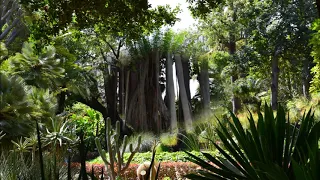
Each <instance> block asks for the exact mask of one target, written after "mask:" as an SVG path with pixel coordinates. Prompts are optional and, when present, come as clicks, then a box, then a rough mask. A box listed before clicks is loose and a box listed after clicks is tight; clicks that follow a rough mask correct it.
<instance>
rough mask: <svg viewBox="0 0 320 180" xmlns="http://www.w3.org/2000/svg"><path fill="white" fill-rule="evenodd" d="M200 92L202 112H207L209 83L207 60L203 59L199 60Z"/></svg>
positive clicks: (208, 106)
mask: <svg viewBox="0 0 320 180" xmlns="http://www.w3.org/2000/svg"><path fill="white" fill-rule="evenodd" d="M199 83H200V94H201V98H202V105H203V108H204V111H203V112H204V114H207V113H208V111H209V110H210V85H209V73H208V61H207V60H203V61H202V62H201V70H200V81H199Z"/></svg>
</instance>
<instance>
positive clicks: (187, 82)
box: [178, 56, 191, 123]
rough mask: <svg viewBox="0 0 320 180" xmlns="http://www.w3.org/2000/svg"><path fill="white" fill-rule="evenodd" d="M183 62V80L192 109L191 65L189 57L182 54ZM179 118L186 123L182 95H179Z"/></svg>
mask: <svg viewBox="0 0 320 180" xmlns="http://www.w3.org/2000/svg"><path fill="white" fill-rule="evenodd" d="M181 63H182V69H183V80H184V85H185V88H186V93H187V98H188V102H189V104H188V105H189V106H190V109H191V92H190V66H189V58H188V57H185V56H181ZM178 106H179V108H178V118H179V122H180V123H184V122H185V121H184V116H183V110H182V109H183V108H182V102H181V96H180V95H179V103H178Z"/></svg>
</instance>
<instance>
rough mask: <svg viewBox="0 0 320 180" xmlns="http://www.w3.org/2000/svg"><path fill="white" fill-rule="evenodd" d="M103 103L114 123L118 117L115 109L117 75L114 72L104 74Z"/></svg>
mask: <svg viewBox="0 0 320 180" xmlns="http://www.w3.org/2000/svg"><path fill="white" fill-rule="evenodd" d="M104 89H105V101H106V102H105V103H106V106H107V109H108V115H109V117H110V119H111V122H113V123H115V122H116V121H117V120H119V119H120V117H119V114H118V111H117V99H116V97H117V76H116V72H114V74H107V73H105V75H104Z"/></svg>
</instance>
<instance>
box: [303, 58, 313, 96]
mask: <svg viewBox="0 0 320 180" xmlns="http://www.w3.org/2000/svg"><path fill="white" fill-rule="evenodd" d="M311 64H312V62H310V61H309V60H308V59H305V60H304V62H303V85H302V91H303V96H304V97H306V98H309V97H310V94H309V89H310V81H311V79H312V76H311V73H310V69H311V67H310V66H311Z"/></svg>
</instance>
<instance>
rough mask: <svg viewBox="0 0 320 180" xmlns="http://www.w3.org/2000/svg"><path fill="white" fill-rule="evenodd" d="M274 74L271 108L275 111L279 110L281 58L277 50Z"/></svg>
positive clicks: (273, 58)
mask: <svg viewBox="0 0 320 180" xmlns="http://www.w3.org/2000/svg"><path fill="white" fill-rule="evenodd" d="M271 64H272V73H271V107H272V109H273V110H277V108H278V89H279V88H278V86H279V72H280V69H279V58H278V52H277V49H276V50H275V53H274V55H273V57H272V62H271Z"/></svg>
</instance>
